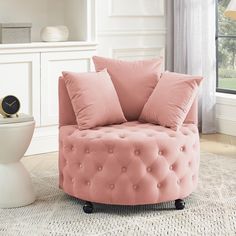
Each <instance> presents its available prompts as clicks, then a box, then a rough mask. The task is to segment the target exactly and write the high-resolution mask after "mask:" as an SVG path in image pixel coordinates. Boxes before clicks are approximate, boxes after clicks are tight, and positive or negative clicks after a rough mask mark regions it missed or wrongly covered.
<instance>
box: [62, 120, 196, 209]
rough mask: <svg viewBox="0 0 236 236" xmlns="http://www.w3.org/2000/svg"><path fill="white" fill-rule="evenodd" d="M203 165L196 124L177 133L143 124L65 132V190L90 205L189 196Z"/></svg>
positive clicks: (70, 128)
mask: <svg viewBox="0 0 236 236" xmlns="http://www.w3.org/2000/svg"><path fill="white" fill-rule="evenodd" d="M198 165H199V140H198V130H197V127H196V126H195V125H184V126H183V127H182V128H181V129H180V131H178V132H176V131H173V130H171V129H168V128H164V127H162V126H156V125H152V124H141V123H139V122H127V123H124V124H121V125H111V126H106V127H99V128H95V129H90V130H84V131H80V130H78V129H77V126H75V125H69V126H63V127H61V128H60V171H61V173H60V186H61V188H63V189H64V191H65V192H66V193H68V194H70V195H72V196H75V197H77V198H80V199H84V200H88V201H91V202H99V203H111V204H122V205H137V204H148V203H157V202H163V201H169V200H175V199H178V198H184V197H186V196H188V195H189V194H190V193H191V192H192V191H193V190H194V188H195V187H196V184H197V173H198Z"/></svg>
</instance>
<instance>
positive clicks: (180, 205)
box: [175, 199, 185, 210]
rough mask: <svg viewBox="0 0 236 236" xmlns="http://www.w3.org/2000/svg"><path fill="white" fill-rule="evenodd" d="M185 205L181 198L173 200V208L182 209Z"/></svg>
mask: <svg viewBox="0 0 236 236" xmlns="http://www.w3.org/2000/svg"><path fill="white" fill-rule="evenodd" d="M184 207H185V202H184V200H182V199H177V200H175V208H176V210H183V209H184Z"/></svg>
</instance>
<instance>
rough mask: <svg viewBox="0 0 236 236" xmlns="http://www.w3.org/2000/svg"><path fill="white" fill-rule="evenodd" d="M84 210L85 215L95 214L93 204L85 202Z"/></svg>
mask: <svg viewBox="0 0 236 236" xmlns="http://www.w3.org/2000/svg"><path fill="white" fill-rule="evenodd" d="M83 210H84V212H85V213H87V214H91V213H92V212H93V204H92V203H91V202H85V204H84V206H83Z"/></svg>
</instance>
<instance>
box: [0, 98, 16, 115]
mask: <svg viewBox="0 0 236 236" xmlns="http://www.w3.org/2000/svg"><path fill="white" fill-rule="evenodd" d="M2 109H3V111H4V112H5V113H6V114H7V115H14V114H16V113H17V112H18V111H19V109H20V101H19V100H18V98H16V97H15V96H12V95H9V96H6V97H5V98H4V99H3V100H2Z"/></svg>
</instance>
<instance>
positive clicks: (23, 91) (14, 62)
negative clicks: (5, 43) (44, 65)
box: [0, 53, 40, 126]
mask: <svg viewBox="0 0 236 236" xmlns="http://www.w3.org/2000/svg"><path fill="white" fill-rule="evenodd" d="M39 63H40V55H39V54H38V53H33V54H14V55H13V54H7V55H6V54H2V55H0V74H1V76H0V97H3V96H6V95H9V94H12V95H15V96H17V97H18V98H19V99H20V102H21V109H20V113H26V114H30V115H33V116H34V118H35V120H36V125H37V126H39V125H40V64H39Z"/></svg>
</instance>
